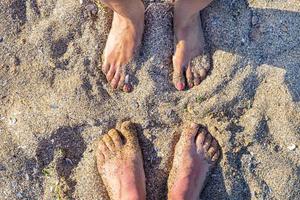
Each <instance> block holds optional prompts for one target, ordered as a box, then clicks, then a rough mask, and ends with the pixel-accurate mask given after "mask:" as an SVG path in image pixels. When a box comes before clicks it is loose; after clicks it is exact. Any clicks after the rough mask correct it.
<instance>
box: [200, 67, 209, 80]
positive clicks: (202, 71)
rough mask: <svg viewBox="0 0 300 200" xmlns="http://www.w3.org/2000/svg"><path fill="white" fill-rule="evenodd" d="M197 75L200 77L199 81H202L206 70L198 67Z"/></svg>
mask: <svg viewBox="0 0 300 200" xmlns="http://www.w3.org/2000/svg"><path fill="white" fill-rule="evenodd" d="M198 73H199V76H200V79H201V81H203V80H204V79H205V78H206V75H207V72H206V70H205V69H204V68H203V67H201V68H200V69H199V72H198Z"/></svg>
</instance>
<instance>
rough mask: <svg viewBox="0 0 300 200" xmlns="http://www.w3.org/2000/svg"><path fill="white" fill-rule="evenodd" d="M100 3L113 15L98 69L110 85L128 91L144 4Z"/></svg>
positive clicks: (141, 29)
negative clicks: (100, 67) (101, 61)
mask: <svg viewBox="0 0 300 200" xmlns="http://www.w3.org/2000/svg"><path fill="white" fill-rule="evenodd" d="M103 3H105V4H106V5H107V6H108V7H110V8H111V9H112V10H114V15H113V22H112V27H111V30H110V33H109V35H108V39H107V41H106V46H105V48H104V52H103V64H102V71H103V73H104V74H105V75H106V79H107V81H108V82H109V83H110V85H111V87H112V88H113V89H117V88H119V89H122V90H123V91H124V92H131V91H132V85H131V84H130V75H129V71H130V67H131V66H130V62H131V61H132V59H133V57H134V54H135V53H136V51H137V50H138V47H139V46H140V43H141V40H142V35H143V31H144V10H145V8H144V5H143V3H142V2H141V1H124V2H122V1H121V2H118V3H115V2H114V1H108V0H103ZM123 4H125V5H123Z"/></svg>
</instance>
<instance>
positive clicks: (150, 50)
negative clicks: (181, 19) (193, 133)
mask: <svg viewBox="0 0 300 200" xmlns="http://www.w3.org/2000/svg"><path fill="white" fill-rule="evenodd" d="M146 7H147V10H146V22H145V23H146V27H145V34H144V39H143V42H142V48H141V51H140V54H139V55H137V58H136V59H135V62H134V63H133V67H134V70H135V72H136V74H135V79H134V83H135V88H134V91H133V92H132V93H130V94H125V93H122V92H114V91H112V90H111V89H110V87H109V85H108V84H107V82H106V80H105V77H104V76H103V74H102V73H101V70H100V68H99V66H100V65H101V61H100V55H101V52H102V51H103V48H104V45H105V40H106V37H107V33H108V31H109V24H110V20H111V12H108V11H107V10H106V9H103V8H101V7H99V9H98V11H97V12H95V11H93V10H92V12H94V14H93V13H91V9H90V7H88V8H86V3H83V4H80V2H79V1H75V0H47V1H46V0H32V1H26V0H0V60H1V63H0V188H1V189H0V199H1V200H2V199H3V200H6V199H7V200H8V199H9V200H14V199H30V200H35V199H44V200H50V199H51V200H52V199H76V200H96V199H103V200H106V199H108V198H107V195H106V192H105V188H104V186H103V184H102V183H101V180H100V178H99V176H98V174H97V171H96V165H95V164H96V163H95V156H94V150H95V144H96V142H97V139H98V138H99V136H101V135H103V134H105V132H107V131H108V130H109V129H110V128H112V127H114V126H116V125H119V124H120V122H121V121H123V120H126V119H130V120H132V121H133V122H135V123H137V124H138V126H139V127H138V130H139V133H138V135H139V140H140V145H141V148H142V152H143V155H144V162H145V164H144V165H145V172H146V179H147V183H146V184H147V193H148V199H150V200H155V199H158V200H161V199H165V197H166V192H167V191H166V182H167V177H168V173H169V170H170V167H171V163H172V155H173V152H172V147H173V145H174V143H175V142H176V138H177V137H178V134H179V133H180V131H181V129H182V125H183V124H184V123H185V122H187V121H195V122H197V123H201V124H204V125H206V126H207V127H208V129H209V130H210V132H211V133H212V135H213V136H214V137H216V138H217V139H218V141H219V143H220V145H221V147H222V159H221V161H220V163H219V164H218V165H217V167H216V168H215V170H214V171H213V172H212V175H211V177H210V178H209V180H208V184H207V186H206V188H205V189H204V191H203V193H202V195H201V199H208V200H210V199H211V200H216V199H221V200H223V199H224V200H225V199H232V200H241V199H251V200H254V199H260V200H263V199H267V200H268V199H274V200H275V199H276V200H277V199H278V200H297V199H300V114H299V113H300V107H299V106H300V104H299V102H300V4H299V1H297V0H289V1H281V0H273V1H269V0H255V1H254V0H248V1H246V0H242V1H235V0H216V1H214V2H213V3H212V4H211V5H210V6H209V7H208V8H206V9H205V10H204V11H203V12H202V13H201V15H202V19H203V24H204V27H205V34H206V40H207V42H208V46H209V49H210V54H211V58H212V65H213V69H212V70H211V72H210V74H209V76H208V77H207V79H206V80H205V81H204V82H203V83H202V84H201V85H200V86H198V87H195V88H193V89H192V90H189V91H184V92H178V91H176V90H175V88H174V87H173V86H172V84H171V77H172V76H171V73H172V66H171V56H172V53H173V42H174V41H173V31H172V15H173V14H172V6H171V5H170V4H168V3H167V2H160V1H147V2H146ZM91 8H93V7H91Z"/></svg>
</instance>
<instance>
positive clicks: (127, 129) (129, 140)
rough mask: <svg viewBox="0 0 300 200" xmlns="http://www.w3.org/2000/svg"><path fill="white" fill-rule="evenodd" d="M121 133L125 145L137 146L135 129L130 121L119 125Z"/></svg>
mask: <svg viewBox="0 0 300 200" xmlns="http://www.w3.org/2000/svg"><path fill="white" fill-rule="evenodd" d="M121 133H122V135H123V136H124V137H125V139H126V143H125V144H126V145H136V144H138V139H137V134H136V128H135V126H134V124H133V123H131V122H130V121H125V122H123V123H122V125H121Z"/></svg>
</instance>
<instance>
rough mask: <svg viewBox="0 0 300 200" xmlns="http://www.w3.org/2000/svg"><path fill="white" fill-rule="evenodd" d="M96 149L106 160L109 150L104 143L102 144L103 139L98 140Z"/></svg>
mask: <svg viewBox="0 0 300 200" xmlns="http://www.w3.org/2000/svg"><path fill="white" fill-rule="evenodd" d="M98 149H99V153H102V154H103V155H104V157H105V158H108V156H109V149H108V147H107V146H106V145H105V143H104V142H103V139H102V140H100V142H99V144H98Z"/></svg>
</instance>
